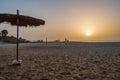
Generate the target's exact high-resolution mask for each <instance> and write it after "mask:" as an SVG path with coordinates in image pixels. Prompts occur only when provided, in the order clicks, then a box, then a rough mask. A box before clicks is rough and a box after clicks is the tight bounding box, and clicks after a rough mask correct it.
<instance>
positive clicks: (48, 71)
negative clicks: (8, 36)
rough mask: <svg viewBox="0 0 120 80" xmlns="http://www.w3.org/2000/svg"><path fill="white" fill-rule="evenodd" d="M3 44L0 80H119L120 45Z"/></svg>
mask: <svg viewBox="0 0 120 80" xmlns="http://www.w3.org/2000/svg"><path fill="white" fill-rule="evenodd" d="M15 56H16V45H15V44H4V43H2V44H0V80H40V79H42V78H43V77H46V78H47V79H48V80H120V43H68V44H67V45H65V44H64V43H48V45H45V43H26V44H25V43H24V44H20V48H19V59H20V60H22V61H23V62H22V64H21V65H20V66H13V65H11V63H12V60H14V59H15Z"/></svg>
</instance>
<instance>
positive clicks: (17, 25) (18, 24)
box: [16, 10, 19, 61]
mask: <svg viewBox="0 0 120 80" xmlns="http://www.w3.org/2000/svg"><path fill="white" fill-rule="evenodd" d="M17 15H18V16H19V10H17ZM18 48H19V18H17V48H16V51H17V52H16V60H17V61H18V57H19V55H18V54H19V50H18Z"/></svg>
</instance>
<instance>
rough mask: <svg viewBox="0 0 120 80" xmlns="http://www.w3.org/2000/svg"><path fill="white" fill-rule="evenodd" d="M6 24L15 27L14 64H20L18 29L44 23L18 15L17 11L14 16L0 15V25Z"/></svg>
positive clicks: (43, 22)
mask: <svg viewBox="0 0 120 80" xmlns="http://www.w3.org/2000/svg"><path fill="white" fill-rule="evenodd" d="M3 22H8V23H10V24H11V25H16V26H17V47H16V61H15V64H20V62H19V59H18V58H19V56H18V53H19V51H18V48H19V27H23V26H24V27H28V26H29V27H31V26H40V25H44V24H45V21H44V20H41V19H37V18H33V17H30V16H24V15H19V10H17V15H16V14H0V23H3Z"/></svg>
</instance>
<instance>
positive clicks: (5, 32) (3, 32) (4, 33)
mask: <svg viewBox="0 0 120 80" xmlns="http://www.w3.org/2000/svg"><path fill="white" fill-rule="evenodd" d="M1 34H2V37H6V36H7V34H8V31H7V30H6V29H4V30H2V31H1Z"/></svg>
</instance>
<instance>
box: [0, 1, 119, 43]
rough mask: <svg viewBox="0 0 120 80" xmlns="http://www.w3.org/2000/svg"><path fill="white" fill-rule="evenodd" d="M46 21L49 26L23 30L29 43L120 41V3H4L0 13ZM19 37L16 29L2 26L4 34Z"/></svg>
mask: <svg viewBox="0 0 120 80" xmlns="http://www.w3.org/2000/svg"><path fill="white" fill-rule="evenodd" d="M17 9H19V11H20V14H21V15H27V16H32V17H36V18H39V19H43V20H45V21H46V24H45V25H43V26H38V27H32V28H30V27H27V28H25V27H22V28H20V37H22V38H25V39H27V40H32V41H34V40H45V39H46V37H47V38H48V40H50V41H51V40H64V39H65V38H67V39H69V40H70V41H84V42H88V41H89V42H90V41H92V42H94V41H95V42H96V41H97V42H98V41H120V0H0V13H12V14H16V10H17ZM3 29H7V30H8V35H9V36H11V35H13V36H16V26H11V25H10V24H6V23H2V24H0V31H1V30H3Z"/></svg>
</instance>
